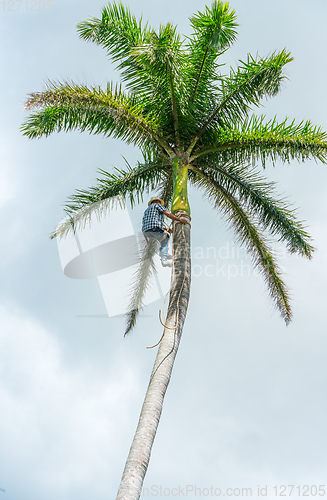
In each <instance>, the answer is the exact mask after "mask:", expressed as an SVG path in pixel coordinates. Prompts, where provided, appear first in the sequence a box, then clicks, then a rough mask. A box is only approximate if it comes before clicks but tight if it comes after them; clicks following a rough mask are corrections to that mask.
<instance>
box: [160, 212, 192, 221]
mask: <svg viewBox="0 0 327 500" xmlns="http://www.w3.org/2000/svg"><path fill="white" fill-rule="evenodd" d="M163 214H164V215H165V216H166V217H169V219H171V220H176V221H178V222H182V223H183V224H189V221H188V220H187V219H183V217H176V215H174V214H171V213H170V212H168V210H164V211H163Z"/></svg>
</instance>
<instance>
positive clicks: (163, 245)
mask: <svg viewBox="0 0 327 500" xmlns="http://www.w3.org/2000/svg"><path fill="white" fill-rule="evenodd" d="M143 234H144V235H145V236H146V237H147V238H155V239H156V240H157V241H159V242H160V250H159V252H160V257H161V263H162V264H163V265H165V266H166V265H168V264H167V263H169V267H171V261H170V260H168V259H171V255H168V241H169V235H168V234H167V233H165V232H164V231H161V230H160V229H156V230H155V231H152V230H150V231H146V232H145V233H143Z"/></svg>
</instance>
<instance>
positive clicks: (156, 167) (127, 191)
mask: <svg viewBox="0 0 327 500" xmlns="http://www.w3.org/2000/svg"><path fill="white" fill-rule="evenodd" d="M99 172H100V173H101V174H102V175H103V177H102V178H101V179H97V181H98V185H97V186H95V187H92V188H90V189H88V190H86V189H85V190H77V191H76V193H75V194H74V195H72V196H71V197H70V198H69V200H68V202H67V204H66V206H65V209H64V210H65V212H66V214H67V218H66V219H65V220H64V221H63V223H62V224H61V225H60V226H59V227H57V228H56V230H55V231H54V232H53V233H52V234H51V236H50V237H51V239H53V238H56V237H57V236H60V237H62V236H65V235H67V234H68V232H70V231H74V230H75V229H76V228H78V229H83V228H84V227H85V225H86V224H87V223H89V222H90V220H91V217H92V214H93V212H95V213H96V214H99V216H100V215H101V214H102V213H104V212H105V211H106V210H109V209H110V207H111V206H112V205H111V200H116V199H118V200H119V203H120V204H122V203H123V204H124V203H125V201H126V199H129V200H130V202H131V204H132V206H133V205H134V204H135V203H139V202H140V201H143V195H144V194H145V193H149V192H150V191H152V190H154V189H155V188H157V186H158V183H160V182H162V181H163V180H164V179H165V178H166V177H167V176H169V172H167V170H166V168H165V165H164V163H163V162H161V163H152V162H151V161H149V162H148V163H145V164H141V163H139V164H138V165H137V167H135V168H132V167H130V166H129V165H128V164H127V166H126V170H119V169H117V168H116V169H115V170H114V172H113V173H109V172H106V171H104V170H101V169H100V170H99Z"/></svg>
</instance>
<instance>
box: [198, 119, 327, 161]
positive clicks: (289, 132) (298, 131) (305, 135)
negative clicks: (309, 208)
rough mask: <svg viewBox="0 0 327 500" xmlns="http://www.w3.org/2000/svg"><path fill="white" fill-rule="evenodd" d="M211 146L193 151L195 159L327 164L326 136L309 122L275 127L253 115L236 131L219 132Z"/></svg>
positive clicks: (290, 123)
mask: <svg viewBox="0 0 327 500" xmlns="http://www.w3.org/2000/svg"><path fill="white" fill-rule="evenodd" d="M212 142H213V143H212V145H210V144H208V146H207V147H202V148H199V149H198V150H197V151H194V154H193V156H192V158H191V161H194V160H195V159H196V158H201V157H207V158H210V159H211V158H215V161H218V162H219V161H223V162H225V161H228V160H231V161H234V162H236V163H239V162H252V163H253V164H254V163H255V162H257V161H260V162H261V163H262V165H263V166H265V164H266V161H267V160H271V161H272V162H273V163H275V162H276V161H277V160H280V161H282V162H284V163H285V162H290V161H291V160H298V161H305V160H307V159H310V158H313V159H316V160H320V161H321V162H322V163H326V162H327V133H326V132H324V131H323V130H322V128H321V127H317V126H316V125H313V124H312V123H311V122H310V121H309V120H307V121H302V122H300V123H298V124H296V123H295V120H293V121H289V120H288V119H286V120H284V121H282V122H280V123H278V121H277V118H276V117H275V118H273V119H272V120H268V121H266V120H265V116H255V115H253V116H252V117H251V118H250V119H249V120H246V121H245V122H244V123H243V124H242V125H240V126H239V127H234V128H229V129H225V130H219V131H218V132H216V133H215V134H214V136H213V138H212Z"/></svg>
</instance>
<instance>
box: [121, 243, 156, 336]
mask: <svg viewBox="0 0 327 500" xmlns="http://www.w3.org/2000/svg"><path fill="white" fill-rule="evenodd" d="M158 248H159V243H158V241H157V240H155V239H149V240H148V241H146V240H145V239H144V240H143V247H142V250H141V255H140V260H139V264H138V267H137V270H136V272H135V274H134V276H133V283H132V286H131V292H130V302H129V307H128V309H129V311H128V313H127V314H126V328H125V333H124V336H125V335H127V334H128V333H129V332H130V331H131V330H132V329H133V328H134V326H135V324H136V320H137V317H138V315H139V313H140V310H141V309H142V307H143V305H144V304H143V300H144V297H145V294H146V291H147V290H148V288H149V282H150V279H151V277H152V275H153V273H156V272H157V270H156V267H155V264H154V256H155V254H156V253H157V251H158Z"/></svg>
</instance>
